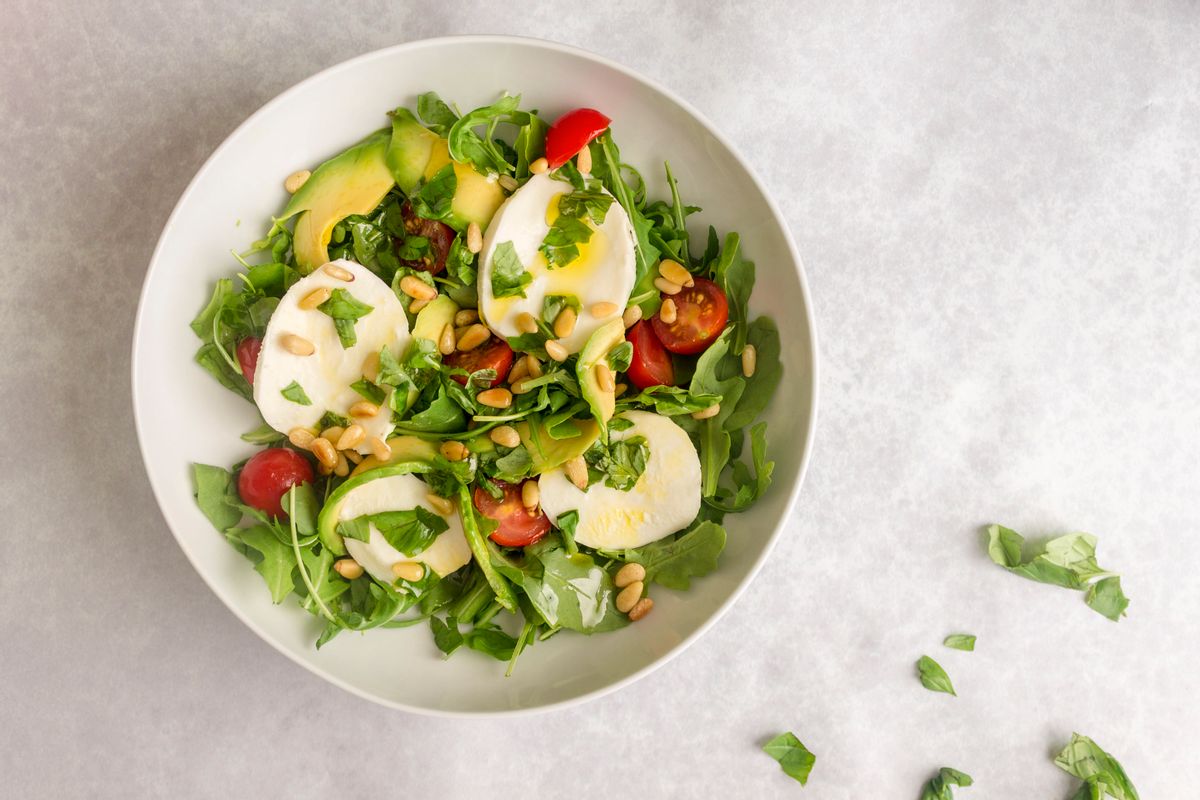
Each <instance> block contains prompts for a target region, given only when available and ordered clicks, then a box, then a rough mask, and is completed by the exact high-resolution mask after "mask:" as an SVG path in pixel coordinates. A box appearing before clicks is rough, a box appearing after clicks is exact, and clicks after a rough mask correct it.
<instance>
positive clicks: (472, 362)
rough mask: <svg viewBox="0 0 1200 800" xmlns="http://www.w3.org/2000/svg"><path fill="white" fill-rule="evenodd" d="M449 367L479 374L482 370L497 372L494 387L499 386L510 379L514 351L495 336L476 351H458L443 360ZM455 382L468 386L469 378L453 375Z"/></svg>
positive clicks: (493, 382)
mask: <svg viewBox="0 0 1200 800" xmlns="http://www.w3.org/2000/svg"><path fill="white" fill-rule="evenodd" d="M443 363H445V364H446V365H447V366H450V367H455V368H457V369H465V370H466V371H467V372H469V373H471V372H478V371H479V370H481V369H494V370H496V378H495V380H493V381H492V383H491V385H490V386H489V387H488V388H491V387H492V386H499V385H500V384H501V383H503V382H504V379H505V378H507V377H508V371H509V370H510V369H512V365H513V351H512V348H511V347H509V346H508V342H506V341H504V340H503V339H499V338H497V337H495V336H493V337H492V338H491V339H488V340H487V341H486V342H484V343H483V344H481V345H479V347H476V348H475V349H474V350H467V351H465V352H464V351H462V350H456V351H454V352H453V353H451V354H450V355H448V356H446V357H445V358H444V359H443ZM451 377H453V378H454V380H456V381H458V382H459V383H461V384H462V385H463V386H466V385H467V376H465V375H452V376H451Z"/></svg>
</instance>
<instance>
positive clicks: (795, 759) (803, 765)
mask: <svg viewBox="0 0 1200 800" xmlns="http://www.w3.org/2000/svg"><path fill="white" fill-rule="evenodd" d="M763 752H764V753H766V754H767V755H769V756H770V757H771V758H773V759H775V760H776V761H778V762H779V768H780V769H781V770H783V771H784V774H786V775H787V776H788V777H789V778H794V779H795V780H798V781H800V785H801V786H803V785H805V784H806V783H808V776H809V773H811V772H812V768H813V764H815V763H816V762H817V757H816V756H815V755H813V753H812V751H810V750H809V749H808V748H807V747H805V746H804V744H803V743H802V742H801V741H800V740H799V739H798V738H796V734H794V733H791V732H790V731H789V732H787V733H781V734H779V735H778V736H776V737H775V738H774V739H772V740H771V741H769V742H767V743H766V744H764V745H763Z"/></svg>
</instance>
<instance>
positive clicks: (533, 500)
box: [521, 480, 542, 511]
mask: <svg viewBox="0 0 1200 800" xmlns="http://www.w3.org/2000/svg"><path fill="white" fill-rule="evenodd" d="M541 499H542V490H541V489H539V488H538V482H537V481H536V480H529V481H525V482H524V483H523V484H521V505H523V506H525V508H527V509H529V510H530V511H533V510H534V509H535V508H537V507H538V503H539V502H541Z"/></svg>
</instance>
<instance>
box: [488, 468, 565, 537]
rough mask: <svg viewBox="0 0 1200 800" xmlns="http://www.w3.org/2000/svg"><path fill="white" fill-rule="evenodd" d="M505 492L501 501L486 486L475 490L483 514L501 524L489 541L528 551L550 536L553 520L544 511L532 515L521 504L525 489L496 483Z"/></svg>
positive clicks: (510, 484)
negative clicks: (526, 547)
mask: <svg viewBox="0 0 1200 800" xmlns="http://www.w3.org/2000/svg"><path fill="white" fill-rule="evenodd" d="M496 485H497V486H499V487H500V488H501V489H503V490H504V498H503V499H502V500H497V499H496V498H494V497H492V496H491V495H490V494H488V493H487V490H486V489H484V488H483V487H482V486H476V487H475V494H474V498H473V499H474V501H475V507H476V508H477V509H479V513H480V514H483V515H484V516H485V517H487V518H488V519H494V520H496V522H499V523H500V526H499V527H498V528H496V530H494V531H492V534H491V536H490V537H489V538H490V539H491V540H492V541H493V542H495V543H496V544H498V545H501V546H502V547H525V546H526V545H530V544H533V543H534V542H536V541H537V540H538V539H541V538H542V537H543V536H545V535H546V534H547V533H549V532H550V518H549V517H547V516H546V514H545V512H544V511H542V510H541V509H540V508H539V509H538V511H537V513H536V514H530V513H529V511H528V510H527V509H526V508H525V506H524V505H522V504H521V487H520V486H519V485H516V484H512V483H504V482H503V481H496Z"/></svg>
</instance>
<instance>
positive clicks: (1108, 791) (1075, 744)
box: [1054, 733, 1139, 800]
mask: <svg viewBox="0 0 1200 800" xmlns="http://www.w3.org/2000/svg"><path fill="white" fill-rule="evenodd" d="M1054 763H1055V764H1056V765H1058V767H1059V768H1060V769H1062V770H1063V771H1064V772H1066V773H1067V774H1069V775H1074V776H1075V777H1076V778H1079V779H1080V780H1082V781H1083V782H1084V786H1083V787H1081V788H1080V791H1079V793H1078V794H1076V795H1075V798H1080V800H1083V798H1096V799H1097V800H1100V798H1103V797H1106V796H1107V797H1111V798H1113V800H1139V797H1138V793H1137V789H1135V788H1134V787H1133V783H1132V782H1131V781H1130V780H1129V776H1128V775H1126V774H1125V770H1124V768H1122V767H1121V764H1120V762H1118V761H1117V760H1116V759H1115V758H1113V757H1112V756H1111V755H1109V754H1108V753H1106V752H1105V751H1104V750H1103V749H1102V748H1101V747H1100V745H1098V744H1096V743H1095V742H1094V741H1092V740H1091V739H1089V738H1088V737H1086V736H1081V735H1080V734H1078V733H1072V734H1071V741H1070V742H1069V743H1068V744H1067V746H1066V747H1064V748H1063V751H1062V752H1061V753H1059V754H1058V756H1057V757H1056V758H1055V759H1054Z"/></svg>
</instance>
